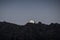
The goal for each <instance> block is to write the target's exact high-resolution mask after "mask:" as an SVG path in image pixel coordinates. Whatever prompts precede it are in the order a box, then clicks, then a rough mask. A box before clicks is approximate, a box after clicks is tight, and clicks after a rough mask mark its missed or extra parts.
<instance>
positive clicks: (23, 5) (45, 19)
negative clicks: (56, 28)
mask: <svg viewBox="0 0 60 40" xmlns="http://www.w3.org/2000/svg"><path fill="white" fill-rule="evenodd" d="M30 19H33V20H35V21H36V22H39V21H40V22H42V23H45V24H50V23H52V22H53V23H60V1H59V0H48V1H47V0H20V1H19V0H12V1H11V0H0V21H7V22H11V23H15V24H20V25H21V24H26V23H27V22H28V21H29V20H30Z"/></svg>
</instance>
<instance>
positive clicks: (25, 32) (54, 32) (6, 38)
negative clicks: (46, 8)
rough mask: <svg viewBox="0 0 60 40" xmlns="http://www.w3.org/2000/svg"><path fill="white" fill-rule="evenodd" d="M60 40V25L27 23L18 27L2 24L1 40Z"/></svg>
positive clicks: (0, 27)
mask: <svg viewBox="0 0 60 40" xmlns="http://www.w3.org/2000/svg"><path fill="white" fill-rule="evenodd" d="M58 39H60V24H58V23H51V24H50V25H46V24H42V23H41V22H39V23H37V24H36V23H34V24H32V23H27V24H25V25H17V24H13V23H8V22H0V40H58Z"/></svg>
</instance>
